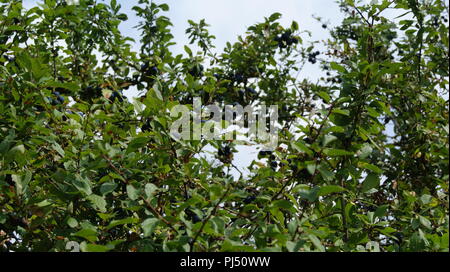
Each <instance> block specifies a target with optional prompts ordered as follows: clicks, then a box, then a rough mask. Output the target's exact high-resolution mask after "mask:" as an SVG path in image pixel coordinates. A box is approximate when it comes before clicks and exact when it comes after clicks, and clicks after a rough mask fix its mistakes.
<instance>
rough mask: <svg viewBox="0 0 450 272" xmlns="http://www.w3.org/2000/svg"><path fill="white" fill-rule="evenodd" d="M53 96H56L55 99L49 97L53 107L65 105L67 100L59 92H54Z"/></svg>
mask: <svg viewBox="0 0 450 272" xmlns="http://www.w3.org/2000/svg"><path fill="white" fill-rule="evenodd" d="M53 95H54V96H55V98H52V97H47V99H48V101H49V102H50V104H52V105H53V106H57V105H60V104H64V101H65V99H64V97H63V96H61V94H60V93H59V92H53Z"/></svg>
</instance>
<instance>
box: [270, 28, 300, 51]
mask: <svg viewBox="0 0 450 272" xmlns="http://www.w3.org/2000/svg"><path fill="white" fill-rule="evenodd" d="M274 40H275V41H276V42H278V47H279V48H280V49H282V48H286V47H288V46H291V45H293V44H297V43H298V39H297V38H296V37H294V36H292V32H291V31H290V30H287V31H286V32H284V33H283V34H282V35H281V36H280V35H278V36H276V37H275V38H274Z"/></svg>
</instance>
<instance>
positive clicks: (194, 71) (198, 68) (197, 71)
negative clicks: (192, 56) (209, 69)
mask: <svg viewBox="0 0 450 272" xmlns="http://www.w3.org/2000/svg"><path fill="white" fill-rule="evenodd" d="M203 69H204V67H203V65H201V64H194V65H193V66H192V68H191V69H189V71H188V73H189V74H190V75H191V76H193V77H195V78H199V77H202V76H203Z"/></svg>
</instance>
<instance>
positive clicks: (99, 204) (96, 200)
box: [86, 194, 106, 212]
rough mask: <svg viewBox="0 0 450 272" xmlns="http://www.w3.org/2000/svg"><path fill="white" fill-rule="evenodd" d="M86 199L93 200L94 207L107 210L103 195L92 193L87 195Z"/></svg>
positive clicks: (103, 210) (101, 210)
mask: <svg viewBox="0 0 450 272" xmlns="http://www.w3.org/2000/svg"><path fill="white" fill-rule="evenodd" d="M86 199H87V200H89V201H91V203H92V205H94V208H96V209H97V210H99V211H100V212H106V201H105V199H104V198H103V197H101V196H99V195H95V194H92V195H89V196H88V197H86Z"/></svg>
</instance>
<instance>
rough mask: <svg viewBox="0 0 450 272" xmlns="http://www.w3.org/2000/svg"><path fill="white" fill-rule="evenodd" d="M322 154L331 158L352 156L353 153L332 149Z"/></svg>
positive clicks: (325, 150) (327, 149)
mask: <svg viewBox="0 0 450 272" xmlns="http://www.w3.org/2000/svg"><path fill="white" fill-rule="evenodd" d="M323 153H325V155H327V156H331V157H338V156H350V155H353V152H350V151H347V150H343V149H332V148H326V149H324V151H323Z"/></svg>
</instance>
